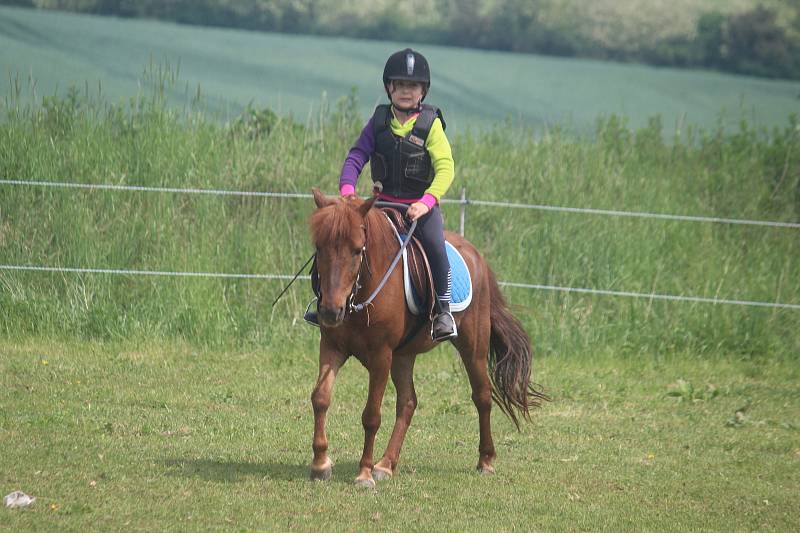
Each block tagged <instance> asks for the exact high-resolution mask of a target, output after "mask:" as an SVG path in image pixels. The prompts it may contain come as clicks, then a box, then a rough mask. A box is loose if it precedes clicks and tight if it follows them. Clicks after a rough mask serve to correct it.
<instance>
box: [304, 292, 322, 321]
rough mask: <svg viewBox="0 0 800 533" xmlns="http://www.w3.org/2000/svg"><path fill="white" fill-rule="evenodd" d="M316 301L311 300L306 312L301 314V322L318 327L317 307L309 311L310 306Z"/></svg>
mask: <svg viewBox="0 0 800 533" xmlns="http://www.w3.org/2000/svg"><path fill="white" fill-rule="evenodd" d="M316 301H317V299H316V298H314V299H313V300H311V303H309V304H308V307H306V312H305V313H304V314H303V320H305V321H306V322H308V323H309V324H311V325H312V326H316V327H319V315H318V314H317V307H316V306H314V309H313V310H312V309H311V306H312V305H313V304H314V302H316Z"/></svg>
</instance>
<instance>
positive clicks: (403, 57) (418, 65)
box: [383, 48, 431, 100]
mask: <svg viewBox="0 0 800 533" xmlns="http://www.w3.org/2000/svg"><path fill="white" fill-rule="evenodd" d="M391 80H407V81H418V82H420V83H422V85H424V86H425V94H423V95H422V99H423V100H424V99H425V96H426V95H427V94H428V89H430V87H431V70H430V68H429V67H428V60H427V59H425V56H423V55H422V54H420V53H419V52H415V51H414V50H412V49H411V48H406V49H405V50H400V51H399V52H395V53H394V54H392V55H390V56H389V59H387V60H386V66H385V67H383V86H384V87H386V86H387V85H389V82H390V81H391ZM386 94H387V95H388V96H389V98H390V99H391V95H389V91H388V89H387V91H386Z"/></svg>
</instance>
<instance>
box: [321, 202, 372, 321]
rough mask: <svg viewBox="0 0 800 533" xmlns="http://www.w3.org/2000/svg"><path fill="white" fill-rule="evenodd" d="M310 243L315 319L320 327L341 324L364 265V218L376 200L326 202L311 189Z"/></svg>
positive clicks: (365, 221) (365, 237) (365, 228)
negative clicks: (313, 250) (314, 267)
mask: <svg viewBox="0 0 800 533" xmlns="http://www.w3.org/2000/svg"><path fill="white" fill-rule="evenodd" d="M312 192H313V193H314V203H316V204H317V209H316V210H315V211H314V213H312V215H311V220H310V225H311V239H312V241H313V243H314V247H315V248H316V251H317V273H318V274H319V282H320V291H321V292H322V297H321V298H320V301H319V319H320V322H321V323H322V325H324V326H327V327H335V326H338V325H339V324H341V323H342V321H343V320H344V318H345V316H346V314H347V306H348V304H349V299H350V297H351V295H353V293H354V292H355V291H356V290H357V289H355V284H356V281H357V279H358V275H359V272H360V271H361V267H362V266H363V263H364V261H365V257H364V252H365V247H366V244H367V216H368V214H369V210H370V209H372V205H373V204H374V203H375V199H376V197H372V198H370V199H369V200H362V199H360V198H357V197H355V196H348V197H347V198H329V197H327V196H325V195H324V194H322V193H321V192H320V191H319V189H317V188H314V189H313V190H312Z"/></svg>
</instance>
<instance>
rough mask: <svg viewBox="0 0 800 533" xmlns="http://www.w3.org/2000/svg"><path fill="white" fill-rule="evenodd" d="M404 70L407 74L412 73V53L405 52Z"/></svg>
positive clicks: (411, 74) (410, 74)
mask: <svg viewBox="0 0 800 533" xmlns="http://www.w3.org/2000/svg"><path fill="white" fill-rule="evenodd" d="M406 72H407V73H408V75H409V76H413V75H414V54H406Z"/></svg>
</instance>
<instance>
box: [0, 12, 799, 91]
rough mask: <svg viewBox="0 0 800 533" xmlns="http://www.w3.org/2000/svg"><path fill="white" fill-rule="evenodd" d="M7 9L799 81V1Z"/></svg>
mask: <svg viewBox="0 0 800 533" xmlns="http://www.w3.org/2000/svg"><path fill="white" fill-rule="evenodd" d="M9 3H10V4H12V5H25V6H29V7H38V8H39V9H48V10H66V11H74V12H79V13H90V14H100V15H113V16H121V17H130V18H142V19H153V20H164V21H172V22H178V23H183V24H192V25H200V26H215V27H225V28H239V29H247V30H256V31H276V32H282V33H290V34H306V35H326V36H337V37H354V38H367V39H375V40H379V41H384V40H396V41H413V42H417V43H425V44H438V45H447V46H463V47H465V48H477V49H485V50H496V51H506V52H522V53H540V54H546V55H553V56H560V57H579V58H588V59H604V60H617V61H625V62H631V63H640V64H650V65H658V66H672V67H692V68H709V69H713V70H718V71H723V72H734V73H739V74H747V75H756V76H761V77H768V78H779V79H800V1H798V0H712V1H705V2H704V1H700V0H673V1H665V0H621V1H618V0H598V1H596V2H588V3H587V2H582V1H579V0H466V1H462V0H458V1H456V0H438V1H436V2H423V1H420V0H412V1H408V2H403V3H397V2H389V1H387V0H376V1H369V2H367V1H365V0H347V1H336V0H291V1H287V0H167V1H164V2H162V1H159V2H155V1H152V0H146V1H141V2H119V1H118V0H57V1H56V0H0V5H3V4H9Z"/></svg>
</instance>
